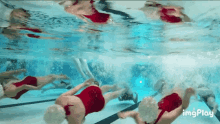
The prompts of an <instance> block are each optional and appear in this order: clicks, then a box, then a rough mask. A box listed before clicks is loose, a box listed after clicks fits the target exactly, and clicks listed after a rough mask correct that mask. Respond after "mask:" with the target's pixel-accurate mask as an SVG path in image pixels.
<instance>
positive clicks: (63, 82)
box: [60, 81, 70, 85]
mask: <svg viewBox="0 0 220 124" xmlns="http://www.w3.org/2000/svg"><path fill="white" fill-rule="evenodd" d="M60 83H61V84H65V85H69V84H70V83H67V82H65V81H60Z"/></svg>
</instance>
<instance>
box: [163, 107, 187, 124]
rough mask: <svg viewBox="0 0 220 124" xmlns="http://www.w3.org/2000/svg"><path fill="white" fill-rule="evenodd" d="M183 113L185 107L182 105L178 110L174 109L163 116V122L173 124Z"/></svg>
mask: <svg viewBox="0 0 220 124" xmlns="http://www.w3.org/2000/svg"><path fill="white" fill-rule="evenodd" d="M182 112H183V107H182V105H181V106H180V107H178V108H177V109H174V110H173V111H171V112H169V113H167V114H165V115H163V116H162V118H161V121H163V122H164V123H169V124H171V123H172V122H173V121H174V120H175V119H176V118H177V117H179V116H180V115H181V114H182Z"/></svg>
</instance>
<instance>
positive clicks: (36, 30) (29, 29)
mask: <svg viewBox="0 0 220 124" xmlns="http://www.w3.org/2000/svg"><path fill="white" fill-rule="evenodd" d="M19 29H22V30H28V31H32V32H36V33H42V31H41V30H39V29H34V28H19Z"/></svg>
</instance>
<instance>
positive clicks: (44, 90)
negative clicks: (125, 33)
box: [41, 86, 56, 93]
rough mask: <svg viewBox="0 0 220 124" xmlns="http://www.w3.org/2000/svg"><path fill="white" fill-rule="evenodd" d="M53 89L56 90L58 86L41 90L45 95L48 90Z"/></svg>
mask: <svg viewBox="0 0 220 124" xmlns="http://www.w3.org/2000/svg"><path fill="white" fill-rule="evenodd" d="M51 89H56V86H51V87H48V88H43V89H41V93H44V92H46V91H47V90H51Z"/></svg>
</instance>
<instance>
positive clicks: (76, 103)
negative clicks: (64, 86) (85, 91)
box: [55, 95, 85, 119]
mask: <svg viewBox="0 0 220 124" xmlns="http://www.w3.org/2000/svg"><path fill="white" fill-rule="evenodd" d="M55 104H58V105H60V106H62V107H65V106H66V105H73V106H71V107H70V113H71V114H73V113H74V114H75V115H78V114H79V115H83V117H84V115H85V106H84V105H83V102H82V101H81V99H79V98H78V97H76V96H74V95H72V96H60V97H59V98H58V99H57V100H56V102H55ZM71 114H70V116H71ZM67 119H68V116H67Z"/></svg>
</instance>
